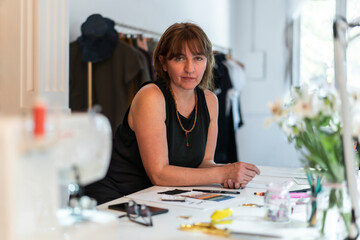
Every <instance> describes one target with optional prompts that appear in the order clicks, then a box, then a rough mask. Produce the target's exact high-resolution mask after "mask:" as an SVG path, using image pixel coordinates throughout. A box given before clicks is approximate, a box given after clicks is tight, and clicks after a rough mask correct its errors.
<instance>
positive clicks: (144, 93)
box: [133, 83, 164, 104]
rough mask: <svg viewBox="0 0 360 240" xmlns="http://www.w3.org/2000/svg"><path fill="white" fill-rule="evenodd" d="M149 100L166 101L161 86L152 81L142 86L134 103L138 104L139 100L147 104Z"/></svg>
mask: <svg viewBox="0 0 360 240" xmlns="http://www.w3.org/2000/svg"><path fill="white" fill-rule="evenodd" d="M143 101H144V102H143ZM149 101H164V97H163V94H162V92H161V90H160V88H159V87H158V86H157V85H156V84H154V83H150V84H147V85H145V86H144V87H142V88H141V89H140V90H139V91H138V92H137V93H136V95H135V98H134V101H133V104H137V102H143V103H144V104H146V103H147V102H149Z"/></svg>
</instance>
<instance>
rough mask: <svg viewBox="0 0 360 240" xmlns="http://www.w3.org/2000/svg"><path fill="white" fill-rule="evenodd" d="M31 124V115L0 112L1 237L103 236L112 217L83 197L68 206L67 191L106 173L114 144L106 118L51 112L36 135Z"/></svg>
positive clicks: (84, 237)
mask: <svg viewBox="0 0 360 240" xmlns="http://www.w3.org/2000/svg"><path fill="white" fill-rule="evenodd" d="M33 125H34V123H33V120H32V118H31V117H30V116H29V117H19V116H17V117H4V116H0V163H1V165H0V189H1V191H0V199H1V201H0V202H1V204H0V216H1V217H0V239H6V240H14V239H37V240H38V239H64V238H65V239H99V236H104V232H105V233H106V228H107V227H111V226H112V225H113V224H114V223H115V221H116V220H115V219H116V217H115V216H114V215H112V214H110V213H106V212H102V211H97V210H96V209H95V206H96V203H95V202H94V201H93V200H91V199H89V198H87V197H83V198H81V199H75V202H73V203H72V208H71V207H69V206H68V205H67V202H68V201H67V200H68V197H69V194H68V193H67V191H68V190H71V191H73V192H75V193H76V191H77V189H78V187H79V186H81V185H86V184H89V183H92V182H94V181H97V180H99V179H101V178H102V177H103V176H104V175H105V174H106V171H107V168H108V165H109V161H110V154H111V147H112V141H111V140H112V139H111V138H112V133H111V127H110V124H109V122H108V120H107V119H106V118H105V117H104V116H102V115H100V114H95V113H84V114H72V115H70V114H56V113H55V114H51V115H49V116H48V117H47V119H46V125H45V134H44V135H43V136H41V137H37V138H35V137H34V134H33V132H32V130H33ZM61 199H65V200H66V204H64V203H61ZM63 201H64V200H63ZM79 222H81V225H80V224H79ZM79 226H81V227H79ZM100 229H101V231H99V230H100ZM97 232H101V235H98V234H99V233H97ZM109 234H110V231H109ZM112 234H114V233H112ZM107 239H116V237H115V236H107Z"/></svg>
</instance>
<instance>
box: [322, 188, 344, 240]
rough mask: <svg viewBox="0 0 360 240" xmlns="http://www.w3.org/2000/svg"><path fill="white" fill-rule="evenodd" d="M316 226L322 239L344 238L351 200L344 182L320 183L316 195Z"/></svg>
mask: <svg viewBox="0 0 360 240" xmlns="http://www.w3.org/2000/svg"><path fill="white" fill-rule="evenodd" d="M316 215H317V216H316V219H317V222H316V226H317V228H318V229H319V231H320V234H321V236H322V237H324V239H344V238H345V237H347V236H348V232H349V227H350V220H351V200H350V196H349V192H348V188H347V186H346V184H345V183H344V182H343V183H332V182H328V181H325V182H324V183H322V188H321V191H320V193H319V194H318V195H317V213H316Z"/></svg>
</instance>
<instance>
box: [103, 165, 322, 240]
mask: <svg viewBox="0 0 360 240" xmlns="http://www.w3.org/2000/svg"><path fill="white" fill-rule="evenodd" d="M277 169H279V168H277ZM264 170H265V171H267V170H269V171H270V170H271V172H274V171H272V170H274V169H272V168H270V169H267V168H263V169H262V174H264V175H265V174H266V173H265V172H264ZM282 172H284V171H282ZM289 173H291V174H293V173H294V172H289ZM270 175H271V174H270ZM279 175H281V173H280V174H279ZM272 178H273V180H274V181H285V180H286V176H281V177H275V176H272ZM264 179H266V177H265V178H264ZM255 180H257V184H258V185H259V186H260V182H261V179H260V178H258V179H255ZM255 182H256V181H255ZM207 187H208V186H207ZM305 187H306V186H305ZM175 188H176V189H192V188H194V187H171V188H170V187H169V189H175ZM197 188H200V187H197ZM205 188H206V187H205ZM213 188H214V187H213ZM215 188H216V187H215ZM293 188H297V189H299V188H304V186H299V185H297V184H295V186H294V187H293ZM164 189H165V187H158V186H154V187H151V188H148V189H145V190H142V191H140V192H137V193H136V194H135V196H136V195H140V194H144V193H149V192H152V191H156V192H161V191H163V190H164ZM216 189H219V188H218V187H217V188H216ZM257 191H265V189H264V188H260V187H259V188H245V189H241V190H240V192H241V193H240V194H239V195H231V196H234V197H235V198H236V199H235V201H229V202H231V203H227V200H225V201H223V202H221V204H220V205H219V206H220V208H217V209H223V208H227V207H232V208H233V209H234V214H233V216H235V218H236V220H235V221H234V222H233V223H232V224H229V225H224V226H222V225H218V227H228V228H229V229H232V230H233V231H238V232H253V233H271V234H276V235H280V236H282V237H283V238H282V239H316V238H317V237H318V231H317V230H316V229H315V228H307V227H306V226H307V223H306V221H305V218H306V213H305V205H296V206H295V208H294V213H293V214H292V219H291V221H290V222H288V223H275V222H269V221H266V220H265V219H264V215H265V208H256V207H244V206H239V205H240V204H243V203H257V204H261V205H262V204H263V203H264V197H262V196H255V195H254V192H257ZM130 196H131V195H130ZM133 196H134V195H133ZM128 200H129V197H123V198H119V199H116V200H114V201H111V202H108V203H105V204H102V205H100V206H98V209H99V210H105V211H110V212H113V213H115V214H118V215H123V214H124V213H123V212H119V211H114V210H109V209H108V208H107V206H108V205H110V204H115V203H120V202H127V201H128ZM135 201H136V202H138V203H145V204H147V205H152V206H158V207H163V208H168V209H169V212H168V213H166V214H161V215H157V216H153V224H154V226H153V227H145V226H142V225H140V224H137V223H134V222H131V221H129V220H128V219H127V218H126V217H124V218H121V219H118V224H117V225H118V226H117V230H118V231H119V232H120V235H121V239H148V240H150V239H167V240H168V239H228V238H225V237H219V236H213V235H208V234H204V233H201V232H185V231H181V230H179V227H180V225H181V224H184V223H189V224H192V223H196V222H209V221H210V216H211V214H212V213H213V212H214V211H215V210H216V209H205V210H201V209H193V208H189V207H181V206H174V205H170V204H168V203H162V202H156V201H149V200H147V201H143V200H139V199H135ZM179 216H191V218H190V219H183V218H179ZM233 238H237V239H262V238H254V237H252V238H250V237H244V236H240V235H238V236H233Z"/></svg>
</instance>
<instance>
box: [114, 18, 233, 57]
mask: <svg viewBox="0 0 360 240" xmlns="http://www.w3.org/2000/svg"><path fill="white" fill-rule="evenodd" d="M115 26H118V27H122V28H127V29H130V30H134V31H138V32H141V33H146V34H150V35H152V36H156V37H159V38H160V37H161V35H162V34H161V33H158V32H155V31H151V30H147V29H144V28H140V27H135V26H131V25H128V24H125V23H119V22H115ZM213 48H214V50H218V51H222V52H224V53H226V54H231V48H228V47H224V46H220V45H217V44H213Z"/></svg>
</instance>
